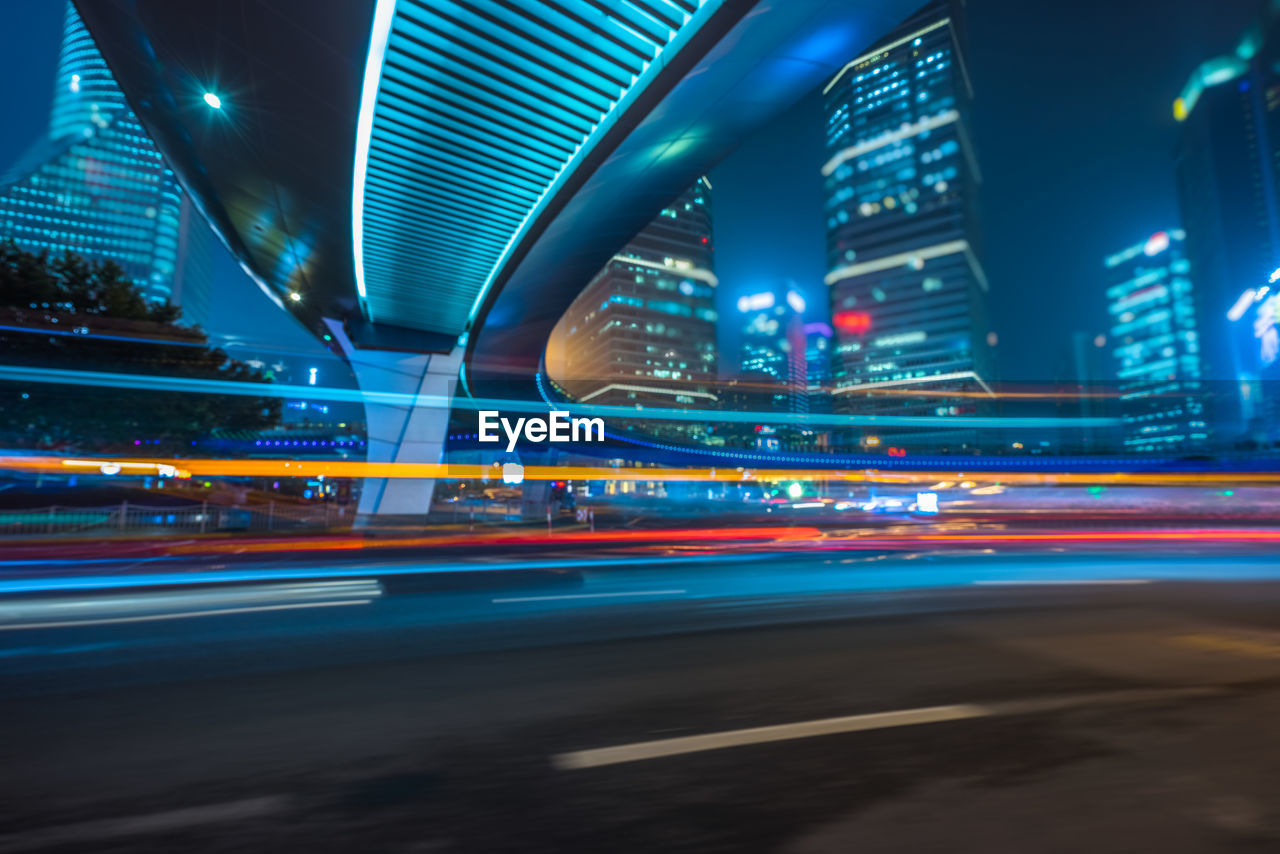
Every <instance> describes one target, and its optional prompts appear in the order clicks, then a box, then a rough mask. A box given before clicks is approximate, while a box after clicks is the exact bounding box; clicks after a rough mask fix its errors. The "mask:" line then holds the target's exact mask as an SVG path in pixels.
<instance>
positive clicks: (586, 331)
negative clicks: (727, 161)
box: [547, 179, 717, 408]
mask: <svg viewBox="0 0 1280 854" xmlns="http://www.w3.org/2000/svg"><path fill="white" fill-rule="evenodd" d="M709 196H710V194H709V185H708V184H707V182H706V180H705V179H703V180H700V181H699V182H698V183H697V184H695V185H693V187H691V188H690V189H688V190H686V191H685V192H684V193H683V194H682V195H681V196H680V197H679V198H678V199H676V200H675V201H674V202H672V203H671V204H670V205H668V206H667V207H666V208H664V209H663V210H662V212H661V213H660V214H658V216H657V217H656V218H655V219H654V220H653V222H651V223H650V224H649V225H648V226H646V227H645V229H644V230H643V231H641V232H640V233H639V234H638V235H636V237H635V238H633V239H632V241H631V242H630V243H628V244H627V245H626V246H625V247H624V248H623V249H622V250H621V251H620V252H619V253H618V254H617V255H614V256H613V258H611V259H610V260H609V263H608V264H606V265H605V266H604V268H603V269H602V270H601V271H600V272H599V273H597V274H596V276H595V278H593V279H592V280H591V282H590V284H588V285H587V287H586V289H585V290H584V291H583V292H582V294H581V295H580V296H579V297H578V298H577V299H576V300H575V301H574V303H573V305H572V306H570V308H569V310H568V311H567V312H565V315H564V317H563V318H562V319H561V320H560V323H559V324H558V325H557V326H556V329H555V331H554V333H552V338H551V342H550V343H549V344H548V347H547V365H548V368H549V370H550V373H551V376H552V378H553V379H554V380H555V381H556V382H557V383H558V384H559V385H560V387H561V388H563V389H564V390H565V391H567V392H568V393H569V394H570V395H572V396H573V397H575V398H576V399H578V400H580V401H582V402H584V403H585V402H589V403H599V404H606V405H619V406H633V405H640V406H660V407H677V408H692V407H695V406H696V407H709V406H714V405H715V404H716V401H717V396H716V394H715V391H714V384H715V380H716V311H715V287H716V284H717V281H716V277H715V274H714V273H713V272H712V247H711V206H710V203H709V202H710V198H709Z"/></svg>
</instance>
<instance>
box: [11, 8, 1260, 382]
mask: <svg viewBox="0 0 1280 854" xmlns="http://www.w3.org/2000/svg"><path fill="white" fill-rule="evenodd" d="M851 1H852V0H851ZM62 8H63V7H62V4H61V3H58V2H55V0H0V22H3V28H4V30H5V31H6V33H7V34H13V33H20V34H21V37H20V38H12V36H10V37H9V38H7V39H6V44H5V50H4V51H3V52H0V79H3V80H5V81H6V85H5V86H4V87H0V116H4V117H5V122H4V128H5V130H4V132H3V133H2V134H0V171H2V170H3V169H4V168H6V167H7V166H8V165H10V164H11V163H12V162H13V161H14V159H15V158H17V157H18V156H19V154H20V153H21V152H22V151H23V150H24V149H25V148H26V146H27V145H28V144H29V143H30V142H31V140H32V139H34V138H35V136H36V135H38V134H39V133H41V132H42V130H43V127H44V124H45V122H46V120H47V117H48V109H49V100H50V97H51V90H52V85H53V84H52V79H53V72H54V66H55V64H56V60H57V56H56V54H57V48H58V40H59V36H60V31H61V21H62ZM1259 9H1260V0H1213V2H1209V0H1071V2H1049V0H969V14H968V17H969V52H968V58H969V62H970V71H971V75H972V78H973V83H974V88H975V91H976V99H975V104H974V109H975V115H974V119H973V124H974V127H973V132H974V137H975V140H976V145H977V148H978V155H979V159H980V162H981V164H982V167H983V170H984V177H985V184H984V187H983V195H982V200H981V210H982V213H983V229H984V235H983V242H984V244H985V255H984V258H985V266H986V269H987V274H988V278H989V279H990V280H991V308H992V320H993V324H994V326H995V328H996V329H997V330H998V331H999V333H1000V339H1001V340H1000V347H999V357H1000V359H999V361H1000V365H1001V373H1002V376H1003V378H1006V379H1013V380H1045V379H1052V378H1054V376H1055V374H1056V373H1057V371H1058V370H1059V366H1060V364H1061V362H1062V356H1063V351H1064V348H1065V345H1066V340H1067V339H1068V337H1069V335H1070V333H1071V331H1072V330H1075V329H1086V330H1089V331H1099V330H1101V329H1102V328H1103V327H1104V326H1105V306H1104V303H1103V294H1102V287H1101V284H1100V280H1101V260H1102V258H1103V257H1104V256H1105V255H1107V254H1108V253H1110V252H1113V251H1115V250H1116V249H1119V248H1122V247H1124V246H1126V245H1129V244H1131V243H1136V242H1138V241H1139V240H1141V239H1143V238H1144V237H1146V236H1147V235H1148V234H1150V233H1152V232H1154V231H1157V230H1160V229H1163V228H1168V227H1170V226H1171V225H1175V224H1176V223H1177V220H1178V212H1177V202H1176V198H1175V195H1174V186H1173V163H1172V151H1173V146H1174V141H1175V138H1176V132H1177V130H1176V125H1175V123H1174V121H1173V118H1172V114H1171V112H1170V106H1171V104H1172V101H1173V98H1174V97H1175V96H1176V94H1177V92H1178V90H1179V89H1181V87H1182V85H1183V83H1184V82H1185V80H1186V78H1187V76H1188V74H1189V73H1190V71H1191V70H1192V68H1194V67H1195V66H1196V65H1197V64H1198V63H1199V62H1200V61H1202V60H1203V59H1206V58H1208V57H1210V56H1213V55H1216V54H1220V53H1224V52H1226V51H1228V50H1229V49H1230V48H1231V47H1232V46H1233V45H1234V43H1235V41H1236V38H1237V36H1238V34H1239V32H1240V31H1241V30H1242V29H1243V27H1244V26H1245V25H1246V24H1247V23H1248V22H1249V20H1250V19H1251V17H1252V16H1253V15H1254V14H1256V13H1257V11H1258V10H1259ZM821 128H822V108H821V102H820V100H819V99H818V98H817V97H816V96H814V97H810V98H809V99H807V100H805V101H803V102H801V103H800V104H797V106H796V107H795V108H794V109H793V110H792V111H791V113H790V114H788V115H787V116H786V117H784V118H783V119H782V120H780V121H778V122H776V123H774V125H773V126H771V127H770V128H768V129H766V130H765V131H764V132H763V133H761V134H760V135H759V136H758V137H757V138H755V139H751V140H747V141H746V142H744V144H743V145H742V146H741V147H740V148H739V149H738V151H737V152H735V153H734V154H733V155H732V156H731V157H730V158H729V159H727V160H726V161H725V162H724V163H722V164H720V165H719V166H717V167H716V168H715V169H714V170H712V172H711V173H710V177H711V181H712V183H713V185H714V191H713V193H712V202H713V204H714V206H715V210H714V216H715V223H716V250H717V257H716V266H717V273H718V275H719V277H720V280H721V283H722V290H721V294H722V302H723V305H722V306H721V313H722V315H723V316H725V317H726V318H732V317H733V315H734V314H736V312H734V311H733V310H732V301H733V300H735V299H736V297H737V296H738V295H739V294H741V293H745V292H749V291H750V290H752V289H755V288H757V287H760V286H767V285H768V284H770V283H774V282H779V281H785V280H787V279H793V280H795V281H796V282H797V283H798V284H800V285H801V286H802V287H803V288H804V289H805V291H806V293H808V294H809V295H810V297H811V300H810V301H811V302H814V301H815V300H816V301H818V302H821V301H822V299H823V298H824V296H825V295H824V293H823V286H822V285H821V281H822V275H823V273H824V269H823V267H824V260H823V246H824V241H825V236H824V234H823V218H822V186H821V179H820V176H819V174H818V169H819V167H820V165H821V164H822V162H823V160H824V153H823V150H822V138H821ZM217 254H218V256H219V259H218V261H217V269H216V275H217V281H218V282H219V288H220V292H221V297H220V298H219V299H218V300H217V301H216V302H217V304H218V309H217V317H216V319H215V323H225V324H236V325H237V326H239V327H240V328H239V329H238V330H235V331H242V332H245V333H248V334H254V335H263V336H265V335H267V334H268V332H269V329H270V326H269V324H271V325H275V326H283V324H280V318H279V316H278V314H279V312H278V310H276V309H274V308H273V307H272V306H271V305H270V303H268V302H267V300H266V298H265V297H263V296H262V295H261V294H259V293H257V291H256V289H255V288H253V287H252V285H251V284H250V283H248V281H247V279H246V278H245V277H244V276H243V274H241V273H240V272H239V270H238V268H236V267H235V265H234V264H233V263H232V262H231V260H230V259H229V258H228V257H226V253H225V252H223V251H221V249H220V248H219V252H218V253H217ZM274 337H276V338H277V340H278V339H279V333H276V336H274ZM283 337H284V339H285V340H286V341H287V342H288V343H289V345H290V346H296V347H299V348H304V349H308V350H309V349H310V348H311V346H313V345H312V344H311V341H310V338H309V336H307V334H306V333H305V332H303V331H302V330H301V329H300V328H299V327H298V326H297V325H296V324H293V323H290V324H289V329H288V331H287V332H285V333H284V336H283ZM726 343H728V341H726ZM724 358H725V359H731V358H732V351H729V352H726V354H725V357H724Z"/></svg>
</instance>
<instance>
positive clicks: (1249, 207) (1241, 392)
mask: <svg viewBox="0 0 1280 854" xmlns="http://www.w3.org/2000/svg"><path fill="white" fill-rule="evenodd" d="M1173 115H1174V118H1175V119H1177V120H1178V122H1179V124H1180V127H1179V135H1178V144H1177V148H1176V151H1175V156H1176V168H1177V172H1176V174H1177V181H1178V195H1179V202H1180V206H1181V211H1182V222H1183V226H1184V228H1185V229H1186V232H1187V241H1186V251H1187V256H1188V258H1189V260H1190V262H1191V275H1192V277H1193V278H1194V280H1195V294H1194V299H1195V304H1196V313H1197V319H1198V321H1199V328H1198V332H1199V334H1200V337H1201V342H1200V343H1201V354H1200V355H1201V361H1202V370H1203V372H1204V379H1205V380H1206V381H1207V382H1208V383H1209V385H1210V387H1211V388H1212V389H1213V390H1214V394H1213V395H1212V396H1211V401H1212V403H1213V412H1212V414H1211V421H1212V423H1213V424H1214V427H1215V433H1216V434H1219V435H1216V436H1215V441H1218V440H1221V441H1224V442H1231V441H1235V440H1237V439H1239V438H1241V437H1243V436H1244V435H1245V434H1246V433H1255V434H1257V433H1260V434H1261V435H1262V436H1263V437H1265V438H1271V439H1275V438H1280V429H1278V428H1277V427H1276V426H1275V423H1276V417H1277V415H1280V394H1277V392H1276V387H1277V386H1280V365H1277V364H1276V360H1275V357H1274V356H1273V355H1271V354H1270V353H1269V351H1268V347H1267V346H1266V340H1265V339H1266V338H1267V337H1268V336H1269V335H1270V334H1271V333H1269V332H1268V331H1267V330H1268V329H1269V328H1271V327H1272V326H1273V324H1271V323H1269V322H1268V321H1267V319H1266V318H1267V316H1268V314H1269V313H1270V306H1269V304H1268V303H1266V302H1265V298H1266V296H1267V294H1268V293H1269V291H1270V290H1272V289H1274V288H1275V287H1276V285H1275V277H1273V275H1272V274H1273V273H1274V272H1275V271H1276V269H1277V268H1280V4H1276V3H1269V4H1267V6H1266V8H1265V10H1264V12H1263V15H1262V17H1261V18H1260V19H1259V20H1258V21H1256V22H1255V23H1254V24H1253V25H1251V26H1250V27H1248V28H1247V29H1246V30H1245V31H1244V33H1242V34H1241V36H1240V39H1239V41H1238V42H1237V43H1236V45H1235V48H1234V50H1232V51H1231V52H1230V53H1227V54H1224V55H1222V56H1218V57H1214V58H1212V59H1208V60H1206V61H1204V62H1202V63H1201V64H1200V65H1199V66H1197V67H1196V68H1195V69H1194V70H1193V71H1192V73H1191V75H1190V77H1189V78H1188V80H1187V83H1186V85H1185V86H1184V87H1183V89H1182V91H1181V94H1180V95H1179V96H1178V98H1177V99H1176V100H1175V101H1174V104H1173ZM1253 300H1256V302H1257V305H1256V307H1253V306H1249V307H1248V310H1246V306H1248V305H1249V303H1250V302H1251V301H1253Z"/></svg>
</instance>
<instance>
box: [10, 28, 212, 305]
mask: <svg viewBox="0 0 1280 854" xmlns="http://www.w3.org/2000/svg"><path fill="white" fill-rule="evenodd" d="M0 240H13V241H14V242H16V243H17V244H18V245H19V246H21V247H23V248H24V249H29V250H31V251H36V252H39V251H43V250H47V251H48V252H49V253H50V254H51V255H60V254H62V253H63V252H64V251H66V250H70V251H72V252H76V253H79V254H81V255H84V256H85V257H87V258H90V259H94V260H101V261H108V260H109V261H114V262H115V263H117V264H119V265H120V266H121V267H122V268H123V269H124V271H125V273H126V274H127V275H128V276H129V277H130V278H131V279H133V280H134V281H135V282H136V283H137V284H138V285H140V286H141V287H142V288H143V291H144V293H145V295H146V298H147V299H150V300H155V301H165V300H169V301H171V302H174V303H177V304H179V305H181V306H182V309H183V320H184V321H185V322H188V323H199V324H202V325H203V324H204V323H206V321H207V317H208V310H209V304H208V303H209V277H210V266H209V250H210V244H209V232H208V227H207V225H206V224H205V223H204V221H203V220H202V219H201V218H200V216H199V215H198V214H197V213H196V212H195V210H194V209H193V207H192V205H191V203H190V200H189V199H188V198H186V195H185V194H184V193H183V191H182V188H181V187H180V186H179V185H178V182H177V181H176V180H175V178H174V175H173V172H172V171H171V170H170V169H169V168H168V166H166V165H165V162H164V159H163V158H162V157H161V155H160V151H159V149H157V148H156V146H155V144H154V143H152V141H151V139H150V137H149V136H148V135H147V133H146V131H144V130H143V129H142V126H141V125H140V124H139V123H138V119H137V117H136V116H135V115H134V114H133V111H132V110H130V109H129V106H128V104H126V102H125V98H124V93H123V92H121V91H120V88H119V87H118V86H117V85H116V83H115V81H114V79H113V78H112V76H111V72H110V70H109V69H108V68H107V64H106V62H105V61H103V59H102V55H101V54H100V53H99V52H98V50H97V48H96V47H95V46H94V44H93V39H92V38H91V37H90V35H89V32H88V30H86V29H85V26H84V24H83V23H82V22H81V20H80V17H79V16H78V15H77V14H76V12H75V9H74V7H73V6H72V5H71V4H70V3H68V4H67V15H66V23H65V27H64V30H63V39H62V49H61V52H60V54H59V58H58V70H57V76H56V78H55V81H54V97H53V107H52V110H51V113H50V119H49V130H48V134H47V135H46V137H45V138H43V139H41V140H39V141H38V142H37V143H36V145H35V146H33V147H32V149H31V150H30V151H29V152H28V154H27V155H25V156H24V157H23V158H22V159H21V161H20V162H19V163H18V164H17V165H16V166H15V167H14V168H13V169H11V170H10V171H9V173H8V174H7V175H6V176H5V177H4V178H3V179H2V180H0Z"/></svg>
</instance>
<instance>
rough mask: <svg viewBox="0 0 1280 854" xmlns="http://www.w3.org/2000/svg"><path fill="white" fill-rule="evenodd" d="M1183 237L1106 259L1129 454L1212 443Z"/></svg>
mask: <svg viewBox="0 0 1280 854" xmlns="http://www.w3.org/2000/svg"><path fill="white" fill-rule="evenodd" d="M1185 242H1186V233H1185V232H1184V231H1182V230H1181V229H1173V230H1170V231H1167V232H1166V231H1159V232H1156V233H1155V234H1153V235H1151V237H1149V238H1147V239H1146V240H1144V241H1143V242H1141V243H1138V244H1135V245H1133V246H1130V247H1128V248H1127V249H1125V250H1123V251H1121V252H1117V253H1116V254H1114V255H1111V256H1110V257H1108V258H1107V259H1106V261H1105V262H1104V263H1105V266H1106V269H1107V282H1108V285H1109V287H1108V288H1107V301H1108V311H1109V313H1110V315H1111V323H1112V326H1111V333H1110V341H1111V346H1112V348H1113V349H1112V353H1113V354H1114V355H1115V359H1116V376H1117V378H1118V379H1119V394H1120V416H1121V419H1122V421H1123V423H1124V439H1123V441H1124V449H1125V450H1126V451H1131V452H1138V453H1150V452H1164V453H1181V452H1184V451H1186V450H1188V449H1193V448H1198V447H1202V446H1203V445H1204V444H1205V442H1206V441H1207V440H1208V438H1209V431H1208V427H1207V424H1206V420H1205V419H1206V416H1205V406H1204V399H1203V396H1202V394H1201V390H1202V383H1201V366H1200V338H1199V334H1198V331H1197V328H1196V309H1195V302H1194V295H1193V289H1192V284H1191V277H1190V272H1191V264H1190V262H1189V261H1188V260H1187V254H1186V247H1185Z"/></svg>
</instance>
